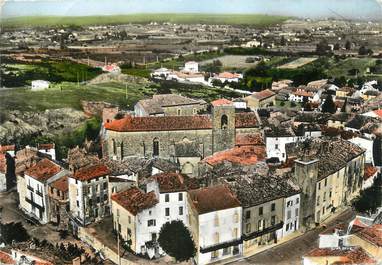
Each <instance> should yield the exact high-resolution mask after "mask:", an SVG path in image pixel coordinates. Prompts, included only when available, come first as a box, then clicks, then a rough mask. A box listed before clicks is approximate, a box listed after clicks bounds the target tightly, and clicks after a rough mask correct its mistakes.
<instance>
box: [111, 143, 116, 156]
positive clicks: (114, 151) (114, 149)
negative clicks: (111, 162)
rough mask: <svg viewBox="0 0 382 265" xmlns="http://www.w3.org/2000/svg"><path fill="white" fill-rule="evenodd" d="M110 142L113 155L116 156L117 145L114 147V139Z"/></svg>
mask: <svg viewBox="0 0 382 265" xmlns="http://www.w3.org/2000/svg"><path fill="white" fill-rule="evenodd" d="M111 141H112V143H113V154H114V155H116V154H117V145H116V143H115V140H114V139H112V140H111Z"/></svg>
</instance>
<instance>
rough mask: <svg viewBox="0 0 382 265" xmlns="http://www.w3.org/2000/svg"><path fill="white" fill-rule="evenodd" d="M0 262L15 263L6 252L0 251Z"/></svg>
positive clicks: (7, 264)
mask: <svg viewBox="0 0 382 265" xmlns="http://www.w3.org/2000/svg"><path fill="white" fill-rule="evenodd" d="M0 264H5V265H10V264H16V261H15V260H14V259H12V257H11V255H10V254H8V253H7V252H4V251H0Z"/></svg>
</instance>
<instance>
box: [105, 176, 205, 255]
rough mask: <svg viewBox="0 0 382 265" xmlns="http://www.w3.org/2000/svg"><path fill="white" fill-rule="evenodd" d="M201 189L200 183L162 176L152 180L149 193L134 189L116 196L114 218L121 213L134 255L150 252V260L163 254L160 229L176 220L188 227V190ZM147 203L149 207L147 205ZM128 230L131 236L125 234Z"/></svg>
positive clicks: (147, 189)
mask: <svg viewBox="0 0 382 265" xmlns="http://www.w3.org/2000/svg"><path fill="white" fill-rule="evenodd" d="M198 187H199V185H198V184H197V182H195V181H194V180H192V179H189V178H188V177H186V176H184V175H181V174H179V173H161V174H157V175H154V176H153V177H151V178H150V180H149V181H148V183H147V185H146V193H145V192H143V191H142V190H140V189H139V188H136V187H132V188H130V189H128V190H126V191H122V192H120V193H116V194H113V195H112V213H113V219H114V220H117V216H118V215H117V214H118V213H119V214H120V215H119V225H120V230H119V231H121V232H120V234H121V236H122V238H123V239H124V240H134V242H133V244H132V245H133V248H132V250H133V251H134V252H135V253H141V254H145V253H147V254H148V255H149V257H154V256H158V255H163V254H164V252H163V250H162V249H161V248H160V247H159V245H158V243H157V241H156V240H157V238H158V236H159V232H160V229H161V228H162V226H163V225H164V224H165V223H167V222H171V221H173V220H180V221H182V222H183V223H184V224H185V225H186V226H188V204H187V190H190V189H196V188H198ZM141 200H142V201H141ZM146 200H147V204H146V203H145V202H144V201H146ZM136 203H142V204H143V205H144V207H143V208H139V209H137V208H136ZM117 211H118V212H117ZM121 213H123V214H121ZM126 218H127V219H126ZM133 227H134V228H135V229H134V230H133V229H132V228H133ZM115 229H117V226H116V223H115ZM129 229H130V233H125V232H123V231H129Z"/></svg>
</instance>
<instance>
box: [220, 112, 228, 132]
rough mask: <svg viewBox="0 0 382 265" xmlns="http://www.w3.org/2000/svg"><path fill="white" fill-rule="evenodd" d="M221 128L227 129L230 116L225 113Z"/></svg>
mask: <svg viewBox="0 0 382 265" xmlns="http://www.w3.org/2000/svg"><path fill="white" fill-rule="evenodd" d="M220 125H221V129H223V130H225V129H227V127H228V117H227V115H225V114H223V115H222V117H221V121H220Z"/></svg>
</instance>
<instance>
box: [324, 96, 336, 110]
mask: <svg viewBox="0 0 382 265" xmlns="http://www.w3.org/2000/svg"><path fill="white" fill-rule="evenodd" d="M336 110H337V107H336V104H335V103H334V101H333V97H332V95H328V96H327V97H326V99H325V102H324V104H322V112H329V113H336Z"/></svg>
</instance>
